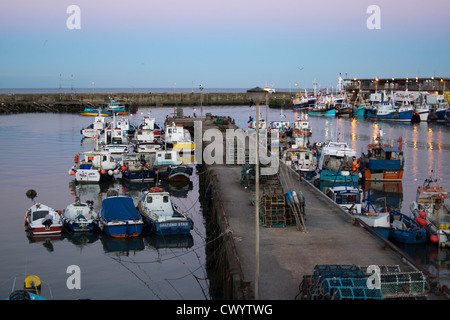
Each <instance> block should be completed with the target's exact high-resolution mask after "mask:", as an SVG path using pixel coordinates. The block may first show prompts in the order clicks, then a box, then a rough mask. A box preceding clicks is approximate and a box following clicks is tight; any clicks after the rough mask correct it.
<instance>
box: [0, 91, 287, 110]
mask: <svg viewBox="0 0 450 320" xmlns="http://www.w3.org/2000/svg"><path fill="white" fill-rule="evenodd" d="M111 99H113V100H114V101H116V102H119V103H120V104H122V105H124V106H126V107H128V108H129V110H130V111H135V110H137V107H145V106H148V107H151V106H156V107H173V106H200V105H202V106H212V105H214V106H227V105H249V104H250V98H249V96H248V95H247V93H245V92H230V93H211V92H208V93H114V94H106V93H76V94H70V93H62V94H59V93H58V94H54V93H48V94H44V93H42V94H1V95H0V114H5V113H21V112H66V113H71V112H79V111H81V110H84V108H85V107H102V106H106V104H107V103H108V102H110V101H111ZM268 102H269V106H270V107H274V108H279V107H281V106H288V105H289V104H290V102H291V94H290V93H289V92H277V93H273V94H268Z"/></svg>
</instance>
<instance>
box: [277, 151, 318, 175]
mask: <svg viewBox="0 0 450 320" xmlns="http://www.w3.org/2000/svg"><path fill="white" fill-rule="evenodd" d="M281 161H282V162H284V163H285V164H286V165H287V166H288V167H291V168H292V169H294V170H295V171H296V172H298V173H300V174H302V176H303V177H305V178H306V179H308V180H310V179H311V178H312V177H313V175H314V172H315V171H316V169H317V158H316V156H315V155H314V153H313V151H311V150H310V149H307V148H301V147H298V146H297V145H292V147H291V148H289V149H287V150H285V151H283V153H282V155H281Z"/></svg>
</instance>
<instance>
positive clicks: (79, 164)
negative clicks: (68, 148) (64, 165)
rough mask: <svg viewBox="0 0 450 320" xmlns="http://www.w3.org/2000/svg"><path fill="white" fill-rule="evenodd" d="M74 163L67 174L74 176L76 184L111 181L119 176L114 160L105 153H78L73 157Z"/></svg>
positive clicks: (96, 151) (95, 151) (109, 154)
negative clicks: (115, 176)
mask: <svg viewBox="0 0 450 320" xmlns="http://www.w3.org/2000/svg"><path fill="white" fill-rule="evenodd" d="M74 162H75V164H74V165H73V166H72V168H71V169H70V170H69V174H70V175H73V176H75V180H76V181H78V182H100V181H101V180H111V179H113V178H114V175H117V174H119V166H118V164H117V163H116V160H114V158H113V157H112V155H111V153H110V152H107V151H98V150H94V151H86V152H80V153H77V154H76V155H75V157H74Z"/></svg>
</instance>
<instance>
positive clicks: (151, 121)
mask: <svg viewBox="0 0 450 320" xmlns="http://www.w3.org/2000/svg"><path fill="white" fill-rule="evenodd" d="M139 129H143V130H152V133H153V137H154V138H159V137H161V134H162V133H163V130H162V129H161V126H160V125H159V124H157V123H156V122H155V118H150V116H144V118H143V119H142V121H141V123H140V124H139V125H137V126H136V131H137V130H139ZM135 139H137V137H136V136H135ZM137 140H139V139H137Z"/></svg>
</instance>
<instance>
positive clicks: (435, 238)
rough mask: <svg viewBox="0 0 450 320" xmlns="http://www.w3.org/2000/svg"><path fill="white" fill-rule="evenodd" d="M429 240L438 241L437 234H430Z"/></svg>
mask: <svg viewBox="0 0 450 320" xmlns="http://www.w3.org/2000/svg"><path fill="white" fill-rule="evenodd" d="M430 241H431V242H433V243H436V242H438V241H439V237H438V236H437V235H435V234H432V235H431V236H430Z"/></svg>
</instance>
